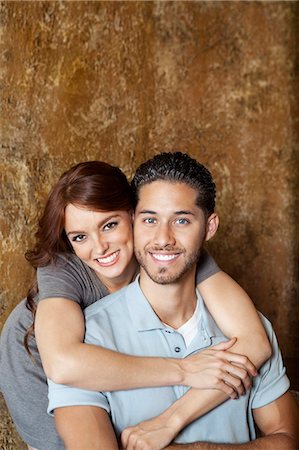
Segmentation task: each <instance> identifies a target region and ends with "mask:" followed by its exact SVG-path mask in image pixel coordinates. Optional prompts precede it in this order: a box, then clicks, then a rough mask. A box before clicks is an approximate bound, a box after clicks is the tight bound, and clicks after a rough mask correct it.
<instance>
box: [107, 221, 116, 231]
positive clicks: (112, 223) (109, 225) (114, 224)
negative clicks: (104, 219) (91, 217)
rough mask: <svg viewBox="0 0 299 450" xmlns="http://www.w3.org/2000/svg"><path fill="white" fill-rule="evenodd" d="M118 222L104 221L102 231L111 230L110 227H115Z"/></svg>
mask: <svg viewBox="0 0 299 450" xmlns="http://www.w3.org/2000/svg"><path fill="white" fill-rule="evenodd" d="M117 224H118V222H109V223H106V225H104V227H103V230H104V231H108V230H111V229H112V228H115V227H116V226H117Z"/></svg>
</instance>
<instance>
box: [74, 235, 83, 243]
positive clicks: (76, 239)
mask: <svg viewBox="0 0 299 450" xmlns="http://www.w3.org/2000/svg"><path fill="white" fill-rule="evenodd" d="M84 239H85V234H77V236H74V237H72V242H81V241H83V240H84Z"/></svg>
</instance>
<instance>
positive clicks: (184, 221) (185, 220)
mask: <svg viewBox="0 0 299 450" xmlns="http://www.w3.org/2000/svg"><path fill="white" fill-rule="evenodd" d="M176 223H177V224H179V225H186V223H189V220H187V219H177V220H176Z"/></svg>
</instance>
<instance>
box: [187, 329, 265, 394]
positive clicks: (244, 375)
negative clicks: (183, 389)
mask: <svg viewBox="0 0 299 450" xmlns="http://www.w3.org/2000/svg"><path fill="white" fill-rule="evenodd" d="M235 343H236V338H233V339H230V340H229V341H227V342H221V343H220V344H217V345H214V346H213V347H209V348H207V349H206V350H203V351H201V352H199V353H197V354H196V355H193V356H191V357H189V358H185V359H183V360H182V361H181V363H182V366H183V370H184V371H185V374H186V380H185V383H184V384H185V385H187V386H192V387H194V388H197V389H218V390H220V391H223V392H224V393H225V394H227V395H229V396H230V397H231V398H237V397H238V396H239V395H243V394H244V393H245V391H246V390H247V389H249V388H250V387H251V378H250V377H251V376H255V375H256V374H257V371H256V368H255V366H254V365H253V364H252V362H251V361H250V360H249V359H248V358H247V356H244V355H239V354H237V353H233V352H230V351H228V349H230V348H231V347H232V346H233V345H234V344H235Z"/></svg>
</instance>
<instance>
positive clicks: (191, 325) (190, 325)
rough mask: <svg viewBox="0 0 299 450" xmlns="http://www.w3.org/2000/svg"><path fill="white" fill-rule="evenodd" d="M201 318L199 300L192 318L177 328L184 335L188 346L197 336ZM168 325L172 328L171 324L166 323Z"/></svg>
mask: <svg viewBox="0 0 299 450" xmlns="http://www.w3.org/2000/svg"><path fill="white" fill-rule="evenodd" d="M199 320H200V311H199V307H198V302H197V303H196V308H195V311H194V313H193V315H192V316H191V317H190V319H189V320H187V322H185V323H184V324H183V325H182V326H180V327H179V328H177V329H176V330H175V331H177V332H178V333H180V334H181V335H182V336H183V338H184V341H185V344H186V347H188V346H189V345H190V344H191V342H192V340H193V338H194V337H195V335H196V333H197V331H198V323H199ZM164 325H166V324H164ZM166 326H168V327H169V328H171V327H170V326H169V325H166ZM172 329H174V328H172Z"/></svg>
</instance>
